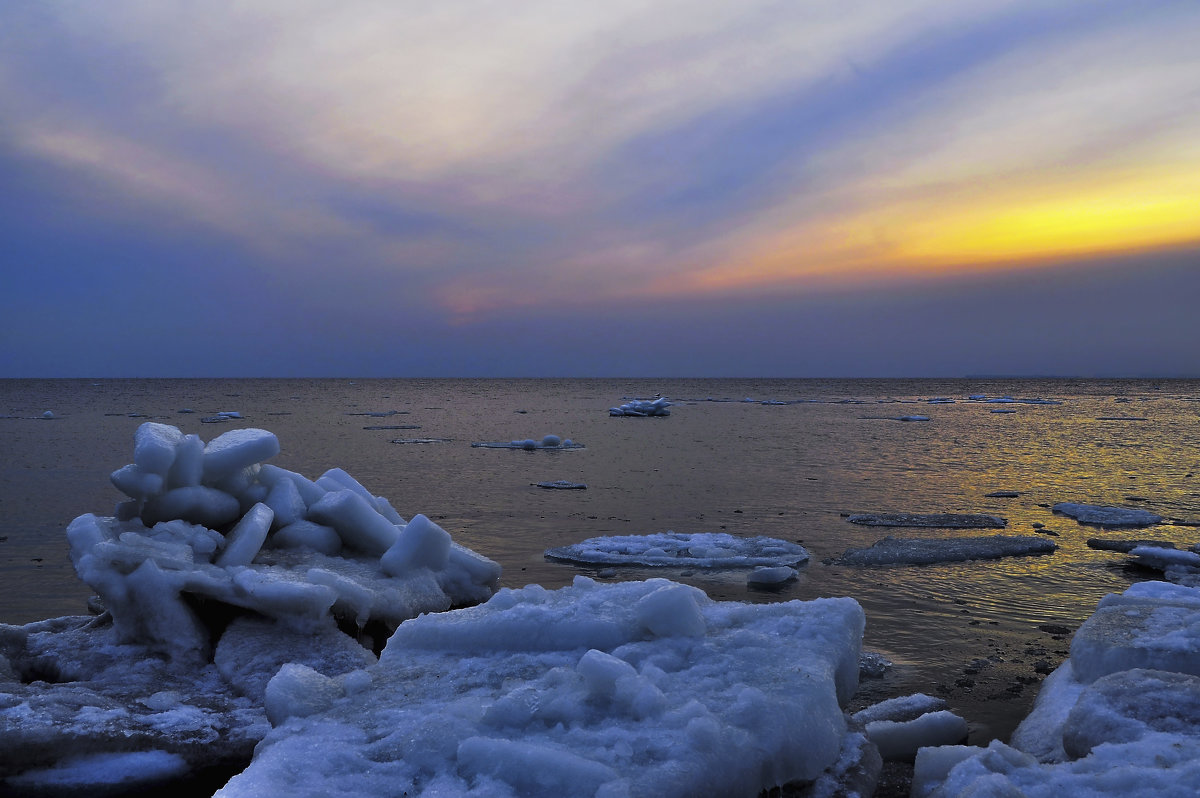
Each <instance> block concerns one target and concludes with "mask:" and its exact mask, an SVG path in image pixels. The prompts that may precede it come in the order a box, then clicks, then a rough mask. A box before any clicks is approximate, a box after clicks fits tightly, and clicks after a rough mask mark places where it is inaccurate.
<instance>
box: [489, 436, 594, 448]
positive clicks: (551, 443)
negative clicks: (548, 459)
mask: <svg viewBox="0 0 1200 798" xmlns="http://www.w3.org/2000/svg"><path fill="white" fill-rule="evenodd" d="M471 446H473V447H475V448H476V449H525V450H527V451H534V450H537V449H551V450H562V449H582V448H584V447H583V444H582V443H575V441H573V440H571V439H570V438H561V437H559V436H558V435H544V436H542V439H541V440H534V439H533V438H525V439H524V440H520V441H480V442H478V443H472V444H471Z"/></svg>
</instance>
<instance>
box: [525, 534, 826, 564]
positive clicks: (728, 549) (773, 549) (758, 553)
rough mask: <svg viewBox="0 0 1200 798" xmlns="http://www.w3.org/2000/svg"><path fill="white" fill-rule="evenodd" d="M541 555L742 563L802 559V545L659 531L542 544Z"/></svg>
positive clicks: (584, 560)
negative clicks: (547, 546)
mask: <svg viewBox="0 0 1200 798" xmlns="http://www.w3.org/2000/svg"><path fill="white" fill-rule="evenodd" d="M546 556H547V557H548V558H550V559H552V560H562V561H566V562H573V563H579V564H582V565H648V566H675V567H691V568H746V567H758V566H793V565H798V564H800V563H802V562H805V561H807V560H808V550H807V549H805V548H804V547H803V546H801V545H799V544H798V543H790V542H788V541H786V540H779V539H777V538H768V537H751V538H740V537H735V536H733V535H730V534H727V533H725V532H697V533H691V534H685V533H681V532H660V533H656V534H650V535H617V536H612V537H598V538H589V539H587V540H584V541H582V542H580V543H575V544H573V545H570V546H561V547H559V548H553V549H548V550H547V551H546Z"/></svg>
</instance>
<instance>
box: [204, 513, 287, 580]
mask: <svg viewBox="0 0 1200 798" xmlns="http://www.w3.org/2000/svg"><path fill="white" fill-rule="evenodd" d="M274 517H275V513H274V512H272V511H271V508H270V507H268V506H267V505H265V504H256V505H254V506H253V507H251V508H250V512H248V513H246V514H245V515H244V516H242V520H241V521H238V522H237V525H236V526H234V528H233V530H232V531H231V532H230V533H229V537H228V538H227V539H226V543H225V550H224V551H222V552H221V554H220V555H219V556H218V557H217V561H216V564H217V565H219V566H221V567H222V568H228V567H230V566H231V565H249V564H250V563H251V562H253V561H254V555H256V554H258V550H259V549H261V548H262V545H263V543H264V542H265V541H266V539H267V532H268V531H269V530H270V529H271V520H272V519H273V518H274Z"/></svg>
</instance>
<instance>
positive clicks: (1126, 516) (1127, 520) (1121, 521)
mask: <svg viewBox="0 0 1200 798" xmlns="http://www.w3.org/2000/svg"><path fill="white" fill-rule="evenodd" d="M1053 509H1054V512H1056V513H1060V514H1062V515H1065V516H1067V517H1068V518H1074V519H1075V520H1076V521H1078V522H1079V523H1081V524H1091V525H1093V526H1103V527H1145V526H1154V525H1155V524H1158V523H1162V520H1163V517H1162V516H1161V515H1156V514H1155V513H1152V512H1150V511H1149V510H1140V509H1137V508H1131V507H1104V506H1101V505H1098V504H1074V503H1072V502H1059V503H1058V504H1056V505H1054V508H1053Z"/></svg>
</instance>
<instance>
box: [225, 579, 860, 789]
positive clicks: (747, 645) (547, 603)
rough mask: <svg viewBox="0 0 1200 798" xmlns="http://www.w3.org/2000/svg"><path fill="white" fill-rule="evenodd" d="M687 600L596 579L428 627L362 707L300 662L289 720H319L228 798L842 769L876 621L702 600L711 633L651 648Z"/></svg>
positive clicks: (716, 781)
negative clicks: (664, 608) (865, 645)
mask: <svg viewBox="0 0 1200 798" xmlns="http://www.w3.org/2000/svg"><path fill="white" fill-rule="evenodd" d="M670 584H671V583H667V582H665V581H664V580H650V581H649V582H644V583H643V582H626V583H620V584H615V585H598V584H596V583H594V582H592V581H591V580H587V579H578V580H577V581H576V584H575V585H573V586H572V587H569V588H564V589H562V590H557V591H548V590H545V589H543V588H538V587H536V586H530V587H527V588H524V589H522V590H519V591H513V590H505V591H501V592H500V593H498V594H497V595H496V596H495V597H494V598H493V599H492V600H491V601H489V602H488V603H486V604H483V605H480V606H479V607H474V608H470V609H466V610H456V611H452V612H448V613H437V614H430V615H423V616H421V617H419V618H416V619H413V620H411V621H407V622H405V623H404V624H401V626H400V627H399V629H397V630H396V633H395V634H394V635H393V636H392V638H391V639H390V640H389V641H388V645H387V648H386V649H385V651H384V653H383V655H382V656H381V658H380V662H379V663H378V664H377V665H375V666H372V667H369V668H368V669H367V673H368V674H369V675H370V684H369V685H367V684H362V685H358V681H357V680H356V681H355V682H354V683H355V684H356V686H357V689H356V690H355V691H353V692H352V691H351V690H350V689H348V686H349V685H350V684H351V680H350V678H349V677H347V678H345V679H338V680H328V679H325V678H324V677H318V676H317V675H315V674H313V673H307V672H303V671H301V670H299V668H296V667H294V666H285V670H283V671H281V673H280V675H279V676H277V677H276V679H275V680H273V681H272V682H271V683H270V685H269V686H268V688H267V691H268V700H269V701H271V694H272V693H275V692H279V693H283V695H281V696H280V697H279V698H278V699H277V700H276V701H275V702H274V707H273V714H272V717H273V718H274V719H276V720H278V718H279V717H281V716H285V715H293V716H299V715H306V716H305V717H291V718H289V719H288V720H286V721H284V722H283V723H282V724H281V725H280V726H278V727H277V728H276V729H275V730H274V731H273V732H271V733H270V734H269V735H267V737H266V738H265V739H264V741H263V743H262V744H261V745H260V746H259V748H258V749H257V752H256V756H255V760H254V762H253V763H252V764H251V765H250V767H249V768H247V769H246V770H245V771H244V772H243V773H242V774H240V775H238V776H236V777H234V778H233V779H232V780H231V781H230V782H229V783H228V784H227V785H226V787H225V788H224V789H223V790H222V791H221V792H220V793H219V795H220V796H222V798H238V797H239V796H248V795H259V794H263V793H271V792H278V791H279V790H281V789H286V790H287V791H288V792H289V793H291V794H297V795H313V796H315V795H321V794H329V793H331V792H339V791H340V792H350V793H354V794H360V795H372V794H393V795H398V794H401V793H404V792H408V793H409V794H419V793H424V794H426V795H430V794H443V795H470V794H478V795H484V794H486V795H501V796H515V795H527V796H555V797H556V798H557V797H558V796H561V795H565V794H588V795H591V794H595V795H600V796H617V795H661V796H693V795H756V794H758V793H759V792H760V791H761V790H763V789H768V788H770V787H772V786H775V785H780V784H784V783H787V782H792V781H807V780H812V779H815V778H817V777H819V776H821V775H822V774H823V773H825V772H826V771H830V772H833V771H836V770H837V767H838V763H839V762H841V761H842V758H843V754H844V753H845V746H844V743H845V741H846V737H847V734H846V726H845V718H844V715H843V714H842V711H841V708H840V707H839V705H838V700H837V699H838V696H839V695H840V694H842V693H843V692H847V691H848V692H852V691H853V689H854V677H853V676H851V677H850V679H851V680H850V681H849V682H846V683H843V684H841V686H840V687H839V686H838V684H839V681H840V680H841V678H842V676H843V675H844V674H846V673H849V674H856V670H857V669H856V663H857V659H858V654H859V652H860V641H861V634H862V611H861V609H860V608H859V607H858V605H857V604H856V603H854V602H852V601H849V600H846V599H836V600H835V599H824V600H818V601H816V602H781V603H773V604H735V603H729V602H713V601H711V600H709V599H707V598H706V597H704V596H703V594H702V593H699V591H696V592H697V593H698V595H696V596H695V602H696V603H695V605H694V606H695V607H697V608H698V610H699V612H700V614H701V616H702V620H703V628H704V631H703V632H702V633H701V634H700V635H699V636H695V637H693V636H677V635H672V636H665V637H663V636H654V637H649V638H648V637H647V636H646V630H645V627H644V626H643V624H642V623H641V621H639V618H638V611H637V608H638V607H639V605H640V602H641V601H643V600H645V599H647V597H652V596H656V595H657V596H659V598H654V599H651V600H649V601H648V603H649V604H654V603H657V602H659V601H662V600H663V598H662V597H669V596H674V595H683V594H682V593H676V592H675V591H674V590H673V589H665V590H664V588H667V587H668V586H669V585H670ZM691 590H692V589H690V588H685V591H691ZM659 591H662V592H661V593H660V592H659ZM687 598H688V601H692V598H691V596H690V595H689V596H687ZM656 611H657V610H656ZM284 688H287V689H286V690H285V689H284ZM315 707H325V708H324V709H319V710H317V711H315V712H312V714H308V713H309V712H310V711H312V710H313V709H314V708H315ZM850 747H851V748H854V749H855V750H860V749H861V746H858V747H854V746H850ZM847 758H848V759H853V760H857V759H860V758H861V757H858V756H849V757H847Z"/></svg>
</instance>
